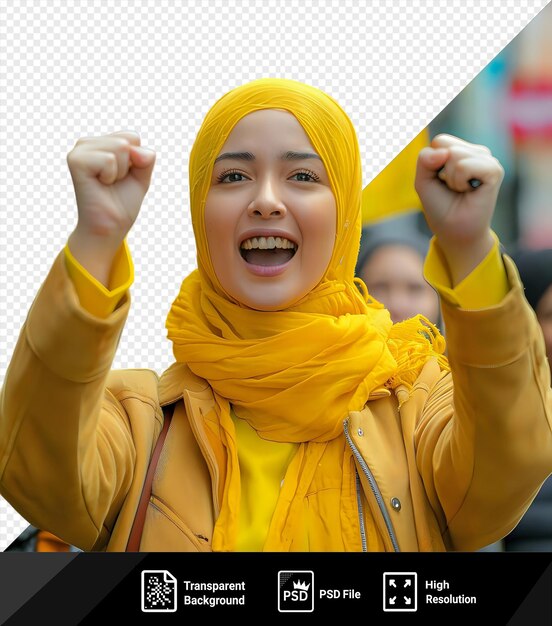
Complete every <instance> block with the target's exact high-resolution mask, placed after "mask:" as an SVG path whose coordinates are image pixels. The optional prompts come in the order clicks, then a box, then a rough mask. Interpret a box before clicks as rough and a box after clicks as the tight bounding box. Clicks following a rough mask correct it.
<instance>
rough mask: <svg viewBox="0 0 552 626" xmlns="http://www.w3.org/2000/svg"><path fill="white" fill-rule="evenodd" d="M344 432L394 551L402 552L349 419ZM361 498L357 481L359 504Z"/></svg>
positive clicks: (362, 524) (361, 516) (363, 538)
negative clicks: (353, 435)
mask: <svg viewBox="0 0 552 626" xmlns="http://www.w3.org/2000/svg"><path fill="white" fill-rule="evenodd" d="M343 431H344V433H345V439H346V440H347V443H348V444H349V447H350V448H351V450H352V451H353V454H354V455H355V458H356V460H357V461H358V464H359V465H360V467H361V469H362V471H363V472H364V475H365V476H366V478H367V480H368V484H369V485H370V488H371V489H372V493H373V494H374V497H375V498H376V502H377V503H378V506H379V508H380V511H381V514H382V515H383V519H384V521H385V526H386V528H387V532H388V533H389V538H390V539H391V543H392V544H393V549H394V550H395V552H400V550H399V544H398V542H397V538H396V536H395V531H394V530H393V524H392V523H391V518H390V517H389V513H388V512H387V509H386V508H385V503H384V502H383V497H382V495H381V492H380V490H379V488H378V485H377V483H376V479H375V478H374V476H373V474H372V472H371V471H370V468H369V467H368V465H367V463H366V461H365V460H364V459H363V458H362V455H361V454H360V452H359V451H358V448H357V447H356V446H355V444H354V442H353V440H352V438H351V435H350V433H349V418H347V419H346V420H343ZM357 479H358V472H357ZM359 498H360V494H359V480H357V501H358V502H359V504H361V502H360V499H359ZM361 511H362V509H361V508H360V507H359V516H360V521H361V531H360V532H361V538H362V540H363V548H364V546H365V543H366V532H365V529H364V515H361Z"/></svg>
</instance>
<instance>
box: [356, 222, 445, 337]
mask: <svg viewBox="0 0 552 626" xmlns="http://www.w3.org/2000/svg"><path fill="white" fill-rule="evenodd" d="M416 217H417V216H416V214H415V213H407V214H403V215H400V216H399V217H394V218H391V219H386V220H383V221H380V222H377V223H375V224H372V225H366V226H364V228H363V230H362V237H361V241H360V252H359V255H358V261H357V266H356V275H357V276H358V277H360V278H362V280H363V281H364V282H365V283H366V286H367V287H368V291H369V293H370V295H371V296H373V297H374V298H375V299H376V300H379V301H380V302H381V303H382V304H384V305H385V307H386V308H387V309H388V310H389V313H390V315H391V319H392V320H393V322H394V323H396V322H402V321H404V320H406V319H409V318H411V317H414V316H415V315H418V314H421V315H424V316H425V317H427V319H428V320H429V321H430V322H432V323H433V324H435V325H436V326H440V311H439V297H438V295H437V292H436V291H435V290H434V289H433V288H432V287H431V286H430V285H429V283H428V282H427V281H426V280H425V278H424V272H423V268H424V261H425V257H426V254H427V252H428V249H429V238H428V237H427V236H426V235H425V234H423V233H422V232H421V231H420V230H419V229H418V228H417V226H416Z"/></svg>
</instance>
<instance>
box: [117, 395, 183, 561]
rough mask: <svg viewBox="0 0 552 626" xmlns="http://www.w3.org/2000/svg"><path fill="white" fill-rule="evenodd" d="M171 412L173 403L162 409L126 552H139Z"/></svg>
mask: <svg viewBox="0 0 552 626" xmlns="http://www.w3.org/2000/svg"><path fill="white" fill-rule="evenodd" d="M173 412H174V403H173V404H169V405H168V406H164V407H163V415H164V417H165V419H164V420H163V428H162V429H161V432H160V433H159V437H158V438H157V443H156V444H155V449H154V451H153V454H152V457H151V460H150V464H149V467H148V473H147V474H146V479H145V481H144V486H143V488H142V495H141V496H140V502H139V503H138V509H137V510H136V515H135V517H134V522H133V523H132V528H131V529H130V536H129V538H128V543H127V548H126V552H139V550H140V541H141V539H142V532H143V530H144V522H145V521H146V511H147V510H148V503H149V501H150V497H151V486H152V483H153V475H154V474H155V468H156V467H157V461H159V457H160V456H161V449H162V448H163V444H164V443H165V437H166V436H167V432H168V431H169V426H170V424H171V419H172V415H173Z"/></svg>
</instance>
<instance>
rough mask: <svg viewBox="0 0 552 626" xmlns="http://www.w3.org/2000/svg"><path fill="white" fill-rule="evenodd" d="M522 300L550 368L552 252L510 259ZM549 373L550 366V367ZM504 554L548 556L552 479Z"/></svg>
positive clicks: (506, 543) (522, 254)
mask: <svg viewBox="0 0 552 626" xmlns="http://www.w3.org/2000/svg"><path fill="white" fill-rule="evenodd" d="M513 258H514V260H515V263H516V265H517V267H518V270H519V274H520V277H521V280H522V282H523V284H524V286H525V297H526V298H527V301H528V302H529V304H530V305H531V306H532V307H533V309H534V310H535V313H536V314H537V319H538V321H539V323H540V325H541V328H542V332H543V335H544V341H545V344H546V354H547V357H548V364H549V365H551V364H552V249H543V250H522V251H519V252H517V254H514V255H513ZM551 369H552V366H551ZM504 549H505V550H506V551H507V552H520V551H523V552H552V476H551V477H549V478H548V480H547V481H546V482H545V483H544V485H543V486H542V487H541V489H540V491H539V493H538V495H537V497H536V498H535V500H533V503H532V504H531V506H530V507H529V509H528V510H527V512H526V513H525V515H524V517H523V518H522V519H521V521H520V523H519V524H518V526H516V528H515V529H514V530H513V531H512V532H511V533H510V534H509V535H508V536H507V537H505V539H504Z"/></svg>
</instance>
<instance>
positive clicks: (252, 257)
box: [240, 237, 297, 266]
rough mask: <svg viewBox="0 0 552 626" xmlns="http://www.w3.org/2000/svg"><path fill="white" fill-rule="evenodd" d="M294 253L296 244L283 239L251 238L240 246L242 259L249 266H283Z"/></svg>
mask: <svg viewBox="0 0 552 626" xmlns="http://www.w3.org/2000/svg"><path fill="white" fill-rule="evenodd" d="M296 252H297V244H296V243H295V242H293V241H290V240H289V239H286V238H285V237H251V238H249V239H245V240H244V241H242V243H241V246H240V254H241V255H242V258H243V259H244V260H245V261H246V262H247V263H249V264H251V265H264V266H274V265H285V264H286V263H288V261H291V259H292V258H293V257H294V256H295V253H296Z"/></svg>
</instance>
